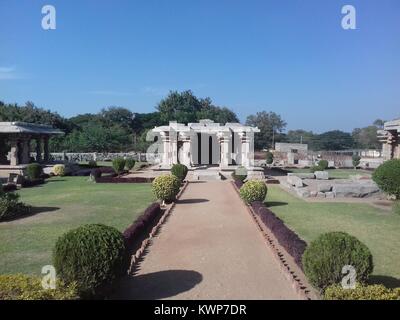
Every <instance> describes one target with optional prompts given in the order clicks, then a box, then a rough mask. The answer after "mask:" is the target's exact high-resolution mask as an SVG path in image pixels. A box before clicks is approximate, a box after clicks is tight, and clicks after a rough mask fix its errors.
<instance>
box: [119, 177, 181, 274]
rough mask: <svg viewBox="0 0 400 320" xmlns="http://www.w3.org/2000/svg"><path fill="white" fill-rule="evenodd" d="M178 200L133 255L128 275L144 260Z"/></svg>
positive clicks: (177, 197) (165, 211)
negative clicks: (149, 247) (147, 250)
mask: <svg viewBox="0 0 400 320" xmlns="http://www.w3.org/2000/svg"><path fill="white" fill-rule="evenodd" d="M188 184H189V181H186V182H185V183H184V185H183V186H182V188H181V189H180V190H179V192H178V194H177V195H176V200H179V198H180V197H181V195H182V193H183V192H184V191H185V190H186V187H187V186H188ZM176 200H175V201H174V202H172V203H171V204H170V205H169V206H168V207H167V208H166V209H165V210H164V212H163V214H162V215H161V217H160V219H159V220H158V222H157V224H156V225H155V226H154V227H153V228H152V229H151V231H150V233H149V234H148V236H147V237H146V238H145V239H144V240H143V241H142V243H141V246H140V247H139V249H138V250H136V252H135V253H132V254H131V260H130V265H129V268H128V272H127V273H128V274H133V273H134V270H135V268H136V267H137V265H138V264H139V262H141V260H142V259H143V257H144V255H145V253H146V249H147V247H148V246H149V245H150V244H151V242H152V239H153V238H154V237H155V236H156V235H157V233H158V232H159V230H160V228H161V226H162V225H163V224H164V223H165V222H166V221H167V218H168V216H169V215H170V214H171V213H172V211H173V209H174V207H175V205H176Z"/></svg>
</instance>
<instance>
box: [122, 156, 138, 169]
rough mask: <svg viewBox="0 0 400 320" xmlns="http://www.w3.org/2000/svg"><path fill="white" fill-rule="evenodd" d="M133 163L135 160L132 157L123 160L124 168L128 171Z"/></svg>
mask: <svg viewBox="0 0 400 320" xmlns="http://www.w3.org/2000/svg"><path fill="white" fill-rule="evenodd" d="M135 163H136V161H135V159H133V158H128V159H126V160H125V168H126V170H128V171H129V170H132V169H133V167H134V166H135Z"/></svg>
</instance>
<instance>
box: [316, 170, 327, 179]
mask: <svg viewBox="0 0 400 320" xmlns="http://www.w3.org/2000/svg"><path fill="white" fill-rule="evenodd" d="M314 174H315V179H317V180H328V179H329V173H328V171H315V172H314Z"/></svg>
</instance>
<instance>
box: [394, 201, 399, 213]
mask: <svg viewBox="0 0 400 320" xmlns="http://www.w3.org/2000/svg"><path fill="white" fill-rule="evenodd" d="M392 210H393V212H394V213H396V214H398V215H400V200H396V201H395V202H394V203H393V207H392Z"/></svg>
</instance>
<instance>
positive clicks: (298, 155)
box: [275, 142, 309, 165]
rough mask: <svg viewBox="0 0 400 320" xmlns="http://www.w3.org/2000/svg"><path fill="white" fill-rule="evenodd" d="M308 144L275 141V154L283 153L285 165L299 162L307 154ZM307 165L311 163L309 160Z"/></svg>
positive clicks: (282, 157)
mask: <svg viewBox="0 0 400 320" xmlns="http://www.w3.org/2000/svg"><path fill="white" fill-rule="evenodd" d="M307 152H308V144H305V143H287V142H277V143H275V154H276V153H280V154H281V157H280V158H281V160H282V161H283V164H284V165H295V164H299V162H301V161H302V160H304V158H305V157H306V156H307ZM306 165H309V163H308V162H307V163H306Z"/></svg>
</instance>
